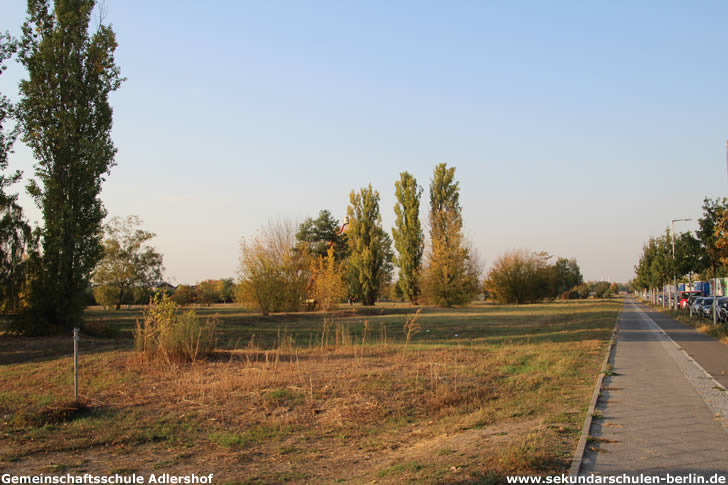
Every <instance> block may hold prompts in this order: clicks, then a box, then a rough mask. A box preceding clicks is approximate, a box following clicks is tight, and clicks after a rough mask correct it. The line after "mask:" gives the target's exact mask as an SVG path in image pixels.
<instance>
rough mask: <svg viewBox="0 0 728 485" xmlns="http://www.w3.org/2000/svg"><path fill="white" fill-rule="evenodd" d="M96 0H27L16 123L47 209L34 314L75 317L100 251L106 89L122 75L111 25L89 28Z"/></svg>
mask: <svg viewBox="0 0 728 485" xmlns="http://www.w3.org/2000/svg"><path fill="white" fill-rule="evenodd" d="M94 4H95V2H94V0H57V1H56V2H55V3H54V9H53V10H51V7H50V1H49V0H28V18H27V20H26V22H25V24H24V25H23V37H22V39H21V41H20V48H19V60H20V62H21V64H22V65H23V66H24V67H25V68H26V70H27V72H28V79H25V80H23V81H21V82H20V102H19V121H20V126H21V129H22V134H23V141H24V142H25V143H26V144H27V145H28V146H29V147H30V149H31V150H32V152H33V154H34V156H35V159H36V164H35V177H36V178H35V179H34V180H32V181H31V182H30V183H29V186H28V191H29V192H30V194H31V196H32V197H33V198H34V199H35V202H36V203H37V205H38V207H39V208H40V209H41V212H42V216H43V228H42V233H41V241H42V246H43V252H42V273H41V275H40V276H39V278H38V279H37V280H36V282H34V285H33V288H32V302H31V304H32V305H33V307H34V309H35V310H37V313H38V314H37V317H38V318H42V319H43V320H45V321H46V322H47V323H48V324H50V325H51V327H55V328H68V327H71V326H73V325H74V324H77V323H78V321H79V320H80V317H81V312H82V311H83V307H84V305H85V298H86V297H85V291H86V288H87V284H88V279H89V276H90V274H91V272H92V271H93V269H94V268H95V267H96V264H97V263H98V261H99V260H100V259H101V257H102V255H103V248H102V246H101V230H100V229H101V223H102V221H103V219H104V216H105V210H104V208H103V205H102V203H101V200H100V198H99V194H100V192H101V184H102V182H103V180H104V177H105V176H106V175H108V174H109V173H110V169H111V167H112V166H113V165H114V156H115V154H116V149H115V148H114V145H113V143H112V141H111V126H112V109H111V106H110V104H109V94H110V93H111V92H112V91H115V90H116V89H118V87H119V86H120V84H121V82H122V78H121V76H120V74H119V68H118V67H117V66H116V64H115V61H114V51H115V50H116V46H117V44H116V38H115V35H114V32H113V31H112V29H111V27H109V26H107V25H101V24H100V25H98V27H97V29H96V31H95V32H94V33H93V34H90V33H89V30H88V27H89V21H90V20H91V12H92V10H93V7H94Z"/></svg>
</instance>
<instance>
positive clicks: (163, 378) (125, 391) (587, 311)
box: [0, 302, 619, 483]
mask: <svg viewBox="0 0 728 485" xmlns="http://www.w3.org/2000/svg"><path fill="white" fill-rule="evenodd" d="M618 310H619V304H618V303H615V302H589V303H587V302H584V304H583V305H574V304H568V305H562V306H558V305H554V306H548V305H541V306H531V307H520V308H510V309H508V308H506V309H504V308H501V307H486V308H480V309H478V311H474V309H462V310H452V309H450V310H435V309H428V312H429V314H428V315H423V317H424V316H429V317H430V319H429V322H430V324H428V319H427V318H422V319H421V320H419V321H418V320H414V322H415V324H418V325H421V326H422V327H421V330H422V331H421V333H420V334H417V335H422V334H425V333H427V332H426V330H428V329H429V330H432V331H431V332H429V333H430V334H432V333H433V331H434V330H435V328H434V327H432V326H431V323H432V322H443V321H452V320H455V321H456V322H457V321H462V322H463V325H462V326H461V327H460V328H463V329H464V330H463V331H464V332H466V333H467V332H472V333H474V335H473V336H472V337H468V338H460V337H457V338H456V339H455V341H448V340H444V339H442V338H440V339H438V340H434V339H433V340H428V339H424V338H423V339H420V340H418V339H417V338H416V334H415V333H414V332H413V333H411V334H410V336H409V338H408V337H407V334H408V333H410V332H408V331H407V328H406V327H405V329H404V330H405V332H406V333H404V334H402V339H401V340H400V341H399V342H400V343H392V342H393V341H397V340H396V339H393V336H392V335H387V333H386V331H387V330H386V329H387V327H386V326H383V327H379V326H378V327H376V329H373V328H372V327H373V325H371V324H370V323H369V320H370V319H372V318H377V317H378V316H372V315H370V316H369V318H368V319H367V320H365V321H364V322H362V323H361V325H360V326H358V325H355V326H354V327H355V330H352V325H351V322H347V321H346V320H345V319H337V318H335V317H331V318H328V319H327V320H325V321H324V322H323V323H321V320H319V322H320V323H319V329H318V331H315V332H313V333H312V334H311V338H310V339H308V342H310V343H306V344H300V343H299V342H300V341H301V340H303V339H301V338H298V339H297V338H294V337H293V336H292V335H291V334H289V333H287V332H286V331H282V330H279V331H278V332H277V339H276V340H277V343H276V345H275V346H274V347H273V348H266V347H258V346H256V344H255V339H251V340H249V341H248V345H247V346H246V347H245V348H242V349H229V350H220V351H217V352H216V353H215V354H214V355H213V356H212V358H211V360H209V361H198V362H196V363H194V364H185V365H162V364H161V363H156V364H154V365H151V366H150V365H148V364H142V363H141V362H140V360H139V359H138V358H137V354H136V353H134V352H130V351H113V352H105V353H97V354H91V355H84V356H83V358H82V359H81V362H82V368H81V375H82V376H83V377H82V386H81V392H82V394H83V395H84V397H85V405H86V408H87V410H86V411H84V412H82V413H71V414H70V415H69V416H67V417H65V418H63V419H58V420H55V421H48V420H46V421H42V420H41V421H39V420H38V419H37V416H41V415H43V414H42V413H43V412H46V413H47V412H48V411H47V408H49V407H59V405H62V403H63V402H66V401H68V395H69V392H70V390H71V388H70V386H71V382H72V378H71V376H70V372H69V369H70V366H71V360H70V358H68V357H59V358H53V359H49V360H47V361H44V362H28V363H15V364H11V365H4V366H2V367H0V389H1V390H0V417H1V418H2V421H1V422H2V424H1V426H0V433H2V435H3V436H4V437H5V439H3V440H2V442H1V443H0V467H1V468H3V469H4V470H7V471H9V472H11V473H16V472H20V471H26V472H27V471H36V472H37V471H39V470H41V469H43V468H44V467H47V466H49V465H54V466H59V467H61V468H63V469H64V470H66V471H69V470H70V471H87V472H98V473H108V472H109V471H110V470H111V468H112V464H113V467H115V468H124V469H128V470H135V471H137V472H140V473H141V472H151V471H160V470H161V471H165V472H174V473H182V472H185V471H188V472H196V473H203V472H204V473H211V472H214V473H215V474H216V482H218V483H223V482H224V481H225V480H240V479H241V477H245V479H249V480H251V481H252V482H254V481H255V480H260V481H263V482H274V483H279V482H284V481H293V482H306V481H310V480H315V481H319V480H323V481H336V480H338V479H342V478H343V479H345V480H347V481H359V482H361V481H371V480H373V479H376V480H378V481H380V482H382V481H383V482H392V483H395V482H401V481H407V480H415V481H441V482H463V481H465V482H467V481H488V480H497V479H498V477H502V476H503V475H504V474H507V473H526V472H530V473H546V472H561V471H564V470H566V469H567V468H568V464H569V460H570V459H571V454H572V452H573V448H574V447H575V444H576V440H577V439H578V432H579V429H580V426H581V424H582V422H583V419H584V413H585V412H586V407H587V404H588V400H589V397H590V395H591V391H592V388H593V384H594V380H595V379H596V376H597V374H598V369H599V364H600V362H601V360H602V358H603V351H604V348H605V344H606V341H607V339H608V337H609V334H610V332H611V329H612V328H613V325H614V322H615V319H616V314H617V311H618ZM513 313H517V314H518V316H517V317H514V316H513ZM485 314H487V316H488V318H490V317H492V316H494V315H495V317H494V320H492V321H491V320H487V319H485V317H484V316H483V315H485ZM499 314H500V315H501V318H502V320H501V323H508V324H509V325H510V327H511V330H512V331H511V332H510V336H509V337H508V338H505V339H500V340H493V339H492V338H490V337H488V335H490V333H489V332H490V331H491V330H492V328H491V327H490V325H491V324H492V325H496V326H497V324H498V321H499V320H498V318H497V316H498V315H499ZM541 314H548V315H547V318H546V317H543V318H542V315H541ZM380 317H381V318H387V315H386V314H382V315H381V316H380ZM390 317H391V315H390ZM398 318H399V317H398ZM403 318H404V319H405V321H406V320H407V318H406V314H405V315H404V316H403ZM479 318H481V319H485V320H484V321H483V322H482V323H480V324H479V325H480V326H481V327H482V328H480V332H479V335H478V332H477V327H478V325H476V324H475V323H473V321H475V322H478V319H479ZM400 321H401V320H400ZM365 322H366V323H365ZM400 328H402V327H401V324H400ZM412 328H414V327H412ZM514 328H515V329H517V331H516V330H513V329H514ZM555 328H558V329H559V330H558V331H556V332H554V329H555ZM597 329H598V332H599V334H598V335H599V338H581V337H582V336H583V335H589V336H590V337H592V335H594V334H593V333H592V332H597ZM586 330H588V332H587V331H586ZM443 332H445V330H443ZM446 332H447V333H448V334H450V333H452V328H450V327H447V329H446ZM544 335H545V336H549V335H550V336H551V337H550V338H549V337H544ZM569 335H570V336H571V337H572V338H567V336H569ZM299 337H300V336H299ZM16 342H17V341H16ZM405 344H406V345H409V349H408V351H407V352H403V349H404V346H405ZM3 350H4V349H3V346H2V338H0V355H2V352H3ZM44 410H46V411H44Z"/></svg>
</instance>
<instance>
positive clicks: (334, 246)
mask: <svg viewBox="0 0 728 485" xmlns="http://www.w3.org/2000/svg"><path fill="white" fill-rule="evenodd" d="M422 192H423V189H422V187H420V186H419V185H418V184H417V180H416V179H415V178H414V177H413V176H412V175H411V174H410V173H408V172H403V173H402V174H400V178H399V180H397V181H396V182H395V197H396V201H397V202H396V204H395V206H394V212H395V216H396V219H395V227H394V228H392V236H393V237H390V236H389V234H388V233H387V231H385V230H384V228H383V227H382V218H381V212H380V207H379V201H380V197H379V192H378V191H377V190H375V189H374V188H372V186H371V184H369V185H368V186H367V187H364V188H362V189H360V190H359V191H352V192H351V194H350V195H349V206H348V208H347V222H346V224H344V225H343V226H342V227H340V226H339V222H338V221H337V220H336V219H334V218H333V217H332V215H331V213H330V212H329V211H325V210H324V211H321V213H320V214H319V217H318V218H317V219H312V218H309V219H307V220H306V221H304V223H303V224H301V226H300V227H299V228H298V231H297V232H296V234H295V240H294V239H293V231H292V230H291V228H290V227H288V226H287V225H285V224H280V223H279V224H274V225H269V226H268V227H267V228H264V229H263V230H261V231H260V232H259V233H258V234H257V235H256V236H254V237H252V238H248V239H245V240H244V241H243V243H242V245H241V266H240V270H239V283H240V284H239V285H238V288H239V290H238V300H239V301H241V302H246V303H248V304H252V305H253V306H256V307H257V308H258V309H259V310H261V311H263V312H264V313H267V312H273V311H293V310H296V309H299V308H301V307H306V306H307V305H306V304H304V302H308V304H309V305H311V306H313V307H315V308H319V309H325V310H328V309H331V308H333V307H334V305H335V304H336V303H337V302H338V301H341V300H344V299H346V298H348V299H349V300H353V301H359V302H361V303H363V304H364V305H373V304H374V303H375V302H376V300H377V298H378V297H379V296H380V295H381V294H382V292H383V290H384V289H386V288H388V287H389V285H390V283H391V281H392V279H393V272H394V267H395V266H396V267H397V268H398V269H399V276H398V279H397V282H396V285H397V286H398V289H399V290H400V292H401V295H402V296H403V297H404V298H405V299H406V300H408V301H410V302H412V303H415V304H417V303H419V302H420V301H423V300H424V301H426V302H428V303H432V304H436V305H441V306H451V305H462V304H466V303H468V302H470V301H471V300H472V298H473V297H474V296H475V295H476V294H477V293H478V292H479V290H480V267H479V264H478V262H477V260H476V258H475V257H474V255H473V254H472V252H471V250H470V248H469V246H468V244H467V242H466V241H465V238H464V235H463V220H462V208H461V206H460V184H459V182H457V181H456V180H455V168H454V167H448V166H447V165H446V164H445V163H441V164H439V165H437V166H436V167H435V170H434V173H433V177H432V180H431V181H430V190H429V195H430V210H429V214H428V220H429V227H430V231H429V236H430V238H429V246H428V249H427V251H425V234H424V231H423V229H422V222H421V218H420V200H421V196H422ZM344 229H345V231H344ZM392 243H394V248H395V249H396V251H397V252H396V255H395V254H394V252H393V250H392ZM309 309H313V308H309Z"/></svg>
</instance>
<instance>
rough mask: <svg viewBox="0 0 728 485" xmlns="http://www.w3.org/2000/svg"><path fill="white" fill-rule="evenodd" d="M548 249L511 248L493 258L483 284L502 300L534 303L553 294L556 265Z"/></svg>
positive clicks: (497, 298) (495, 296)
mask: <svg viewBox="0 0 728 485" xmlns="http://www.w3.org/2000/svg"><path fill="white" fill-rule="evenodd" d="M550 258H551V257H550V256H549V255H548V254H546V253H543V252H541V253H532V252H529V251H526V250H515V251H510V252H508V253H506V254H504V255H502V256H500V257H499V258H497V259H496V260H495V261H494V262H493V266H492V268H491V269H490V271H488V275H487V277H486V279H485V283H484V286H485V288H486V289H487V291H488V294H489V295H490V296H491V298H493V299H494V300H496V301H498V302H500V303H516V304H523V303H533V302H536V301H540V300H543V299H545V298H549V297H553V293H554V290H553V277H554V269H553V266H551V265H550V264H549V259H550Z"/></svg>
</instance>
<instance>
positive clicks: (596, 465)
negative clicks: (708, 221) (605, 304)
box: [580, 299, 728, 476]
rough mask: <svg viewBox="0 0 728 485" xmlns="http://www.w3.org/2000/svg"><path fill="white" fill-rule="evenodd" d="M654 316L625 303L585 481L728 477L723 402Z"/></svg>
mask: <svg viewBox="0 0 728 485" xmlns="http://www.w3.org/2000/svg"><path fill="white" fill-rule="evenodd" d="M650 316H651V315H650ZM650 316H648V315H647V314H646V313H645V311H644V309H643V308H642V307H641V306H640V305H638V304H637V303H636V302H635V301H634V300H631V299H630V300H627V301H626V302H625V308H624V310H623V312H622V316H621V318H620V321H619V330H618V332H617V341H616V345H615V348H614V350H613V353H612V356H611V358H610V364H611V373H612V375H608V376H607V377H606V378H605V380H604V383H603V389H609V390H605V391H603V392H602V394H601V396H600V398H599V401H598V404H597V411H598V412H600V413H601V415H602V416H603V418H602V419H595V420H594V421H593V423H592V427H591V430H590V434H591V436H592V437H593V440H592V441H590V443H589V445H588V446H587V450H586V452H585V455H584V459H583V462H582V466H581V470H580V474H582V475H584V474H592V473H595V474H601V475H612V474H622V473H629V474H639V473H641V472H646V471H649V472H654V473H657V474H659V475H662V476H664V474H666V473H671V474H676V473H680V474H684V473H697V474H699V475H702V476H709V475H712V474H714V473H721V474H726V473H728V432H727V431H726V428H724V421H723V419H722V418H720V416H719V419H716V410H720V409H722V408H721V406H722V405H723V404H724V403H722V402H718V401H720V400H721V399H722V398H723V397H724V396H721V395H720V394H721V393H718V392H716V391H712V392H711V389H710V386H709V384H711V383H712V380H710V377H708V376H706V375H704V372H703V371H702V369H700V368H699V367H698V366H696V365H695V363H694V362H693V361H692V360H691V359H690V358H689V357H688V356H687V355H685V353H684V352H682V351H681V350H680V349H679V348H678V347H676V346H675V344H674V343H673V342H672V341H670V340H669V339H668V338H667V337H666V336H665V333H663V332H662V331H661V330H660V329H659V328H658V327H657V325H656V324H655V323H654V322H653V321H652V320H651V319H650ZM696 333H697V332H696ZM681 337H682V339H683V342H686V341H691V340H690V339H691V337H690V336H689V335H688V334H687V333H682V334H681ZM696 341H702V339H697V340H696ZM717 345H721V344H719V343H717ZM707 347H708V346H702V347H701V348H707ZM725 350H726V352H728V347H726V349H725ZM694 358H695V359H696V360H697V356H695V357H694ZM700 379H702V381H701V380H700ZM722 394H723V395H724V394H725V393H722ZM727 400H728V398H727Z"/></svg>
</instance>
